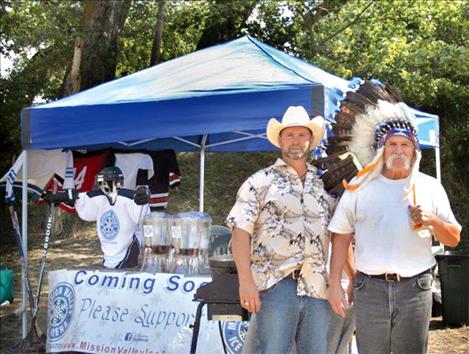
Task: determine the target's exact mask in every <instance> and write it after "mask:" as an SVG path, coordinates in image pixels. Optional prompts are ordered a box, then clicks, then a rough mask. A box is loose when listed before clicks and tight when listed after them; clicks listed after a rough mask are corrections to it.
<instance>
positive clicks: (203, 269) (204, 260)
mask: <svg viewBox="0 0 469 354" xmlns="http://www.w3.org/2000/svg"><path fill="white" fill-rule="evenodd" d="M195 216H196V217H197V232H198V233H199V235H200V246H199V248H200V252H199V274H210V265H209V263H208V258H209V254H208V250H209V243H210V228H211V226H212V218H211V217H210V215H208V214H207V213H201V212H195Z"/></svg>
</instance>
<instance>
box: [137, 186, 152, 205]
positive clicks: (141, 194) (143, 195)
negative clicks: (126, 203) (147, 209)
mask: <svg viewBox="0 0 469 354" xmlns="http://www.w3.org/2000/svg"><path fill="white" fill-rule="evenodd" d="M150 199H151V193H150V190H149V189H148V187H147V186H139V187H137V189H136V190H135V192H134V202H135V204H137V205H145V204H148V203H149V202H150Z"/></svg>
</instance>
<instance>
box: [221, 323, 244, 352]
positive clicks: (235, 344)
mask: <svg viewBox="0 0 469 354" xmlns="http://www.w3.org/2000/svg"><path fill="white" fill-rule="evenodd" d="M248 326H249V325H248V322H241V321H227V322H223V339H224V341H225V345H226V349H227V350H228V352H229V353H230V354H238V353H241V352H242V351H243V345H244V340H245V339H246V334H247V332H248Z"/></svg>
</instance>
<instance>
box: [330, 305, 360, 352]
mask: <svg viewBox="0 0 469 354" xmlns="http://www.w3.org/2000/svg"><path fill="white" fill-rule="evenodd" d="M353 333H355V310H354V309H353V307H350V308H348V309H347V310H345V318H343V317H340V316H339V315H337V314H336V313H335V312H332V315H331V321H330V325H329V333H328V334H327V354H348V353H350V343H351V342H352V337H353Z"/></svg>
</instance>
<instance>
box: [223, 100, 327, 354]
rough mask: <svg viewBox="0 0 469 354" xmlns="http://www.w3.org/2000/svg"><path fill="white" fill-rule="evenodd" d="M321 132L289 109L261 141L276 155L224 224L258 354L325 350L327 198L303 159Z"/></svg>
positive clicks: (300, 111)
mask: <svg viewBox="0 0 469 354" xmlns="http://www.w3.org/2000/svg"><path fill="white" fill-rule="evenodd" d="M324 134H325V124H324V120H323V118H322V117H316V118H313V119H311V120H310V118H309V116H308V113H307V112H306V110H305V109H304V108H303V107H301V106H297V107H289V108H288V109H287V111H286V112H285V114H284V116H283V118H282V122H278V121H277V120H276V119H275V118H272V119H271V120H270V121H269V124H268V126H267V138H268V139H269V141H270V142H271V143H272V144H273V145H275V146H277V147H279V148H280V150H281V154H282V158H279V159H278V160H277V161H276V162H275V164H273V165H272V166H270V167H267V168H265V169H262V170H260V171H258V172H257V173H255V174H254V175H252V176H251V177H249V178H248V179H247V180H246V181H245V182H244V184H243V185H242V186H241V188H240V189H239V191H238V194H237V197H236V203H235V205H234V206H233V209H232V210H231V212H230V214H229V215H228V218H227V219H226V224H227V225H228V226H230V227H231V228H232V252H233V256H234V259H235V262H236V267H237V270H238V278H239V296H240V301H241V306H243V307H244V308H245V309H247V310H248V311H250V312H254V313H257V319H256V321H257V333H256V348H257V349H256V350H257V352H258V353H269V354H270V353H289V352H290V350H291V348H292V346H293V343H294V342H296V347H297V352H298V353H325V352H326V346H327V339H326V338H327V332H328V327H329V318H330V307H329V304H328V302H327V299H326V297H327V290H326V289H327V257H328V244H329V237H328V234H327V225H328V222H329V219H330V215H331V211H332V206H333V204H334V200H333V198H331V197H329V195H328V194H327V193H326V192H325V190H324V186H323V182H322V181H321V180H320V179H319V178H318V176H317V171H316V168H315V167H314V166H312V165H310V164H308V163H307V162H306V161H307V159H308V156H309V153H310V151H311V150H313V149H314V148H315V147H316V146H318V145H319V144H320V142H321V140H322V139H323V137H324Z"/></svg>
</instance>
